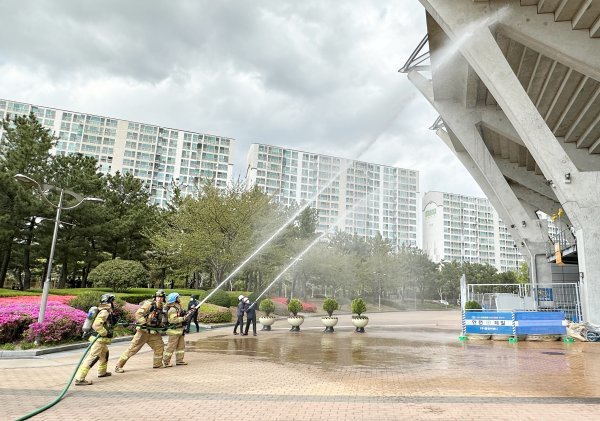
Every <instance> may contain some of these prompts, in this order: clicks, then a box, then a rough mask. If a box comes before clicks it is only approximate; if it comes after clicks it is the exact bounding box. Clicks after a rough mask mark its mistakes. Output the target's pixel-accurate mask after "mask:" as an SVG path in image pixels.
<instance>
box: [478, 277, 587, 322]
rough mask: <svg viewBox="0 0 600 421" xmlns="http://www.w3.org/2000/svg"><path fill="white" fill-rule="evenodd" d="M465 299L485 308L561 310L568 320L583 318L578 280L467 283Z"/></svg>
mask: <svg viewBox="0 0 600 421" xmlns="http://www.w3.org/2000/svg"><path fill="white" fill-rule="evenodd" d="M467 301H476V302H478V303H479V304H481V306H482V307H483V308H484V309H485V310H495V311H513V310H519V311H562V312H564V314H565V318H567V319H569V320H572V321H575V322H581V321H583V314H582V309H581V299H580V291H579V284H578V283H549V284H537V285H535V286H533V285H531V284H467Z"/></svg>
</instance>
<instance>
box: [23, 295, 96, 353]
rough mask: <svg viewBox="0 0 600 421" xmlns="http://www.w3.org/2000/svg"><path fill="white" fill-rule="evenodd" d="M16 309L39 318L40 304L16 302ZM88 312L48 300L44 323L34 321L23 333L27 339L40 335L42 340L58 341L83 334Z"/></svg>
mask: <svg viewBox="0 0 600 421" xmlns="http://www.w3.org/2000/svg"><path fill="white" fill-rule="evenodd" d="M13 309H14V311H21V312H24V313H26V314H29V315H30V316H31V317H33V318H34V319H37V317H38V314H39V310H40V306H39V305H34V304H15V305H13ZM85 318H86V313H85V312H84V311H81V310H79V309H75V308H73V307H69V306H67V305H65V304H60V303H55V302H52V301H49V302H48V306H47V307H46V314H45V318H44V322H43V323H38V322H34V323H32V324H30V325H29V328H28V329H27V330H26V331H25V332H24V333H23V336H24V338H25V339H26V340H27V341H33V340H35V339H36V338H38V337H39V339H40V341H41V342H49V343H56V342H61V341H64V340H67V339H74V338H78V337H79V336H81V326H82V325H83V322H84V320H85Z"/></svg>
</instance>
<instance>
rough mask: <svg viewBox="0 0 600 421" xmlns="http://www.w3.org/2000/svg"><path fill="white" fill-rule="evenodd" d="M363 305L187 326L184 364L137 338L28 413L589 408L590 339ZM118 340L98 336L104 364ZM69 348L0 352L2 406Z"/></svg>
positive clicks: (554, 411) (471, 414) (62, 372)
mask: <svg viewBox="0 0 600 421" xmlns="http://www.w3.org/2000/svg"><path fill="white" fill-rule="evenodd" d="M369 316H370V318H371V320H370V323H369V325H368V326H367V327H366V333H365V334H357V333H354V331H353V330H354V328H353V327H352V326H351V324H350V316H349V315H339V316H338V317H339V319H340V322H339V324H338V326H336V328H335V330H336V331H335V333H333V334H325V333H323V332H322V330H323V329H324V327H323V326H322V325H321V324H320V320H319V319H318V318H307V319H306V321H305V323H304V324H303V325H302V327H301V329H302V330H301V332H300V333H291V332H289V331H288V329H289V327H288V325H287V322H286V321H285V319H282V320H280V321H277V322H276V323H275V325H274V326H273V327H274V330H273V331H271V332H262V331H259V334H258V336H256V337H253V336H245V337H240V336H233V335H232V334H231V331H232V328H229V327H227V328H221V329H214V330H212V331H207V332H200V333H195V334H192V335H187V336H186V340H187V347H186V360H187V361H188V362H189V363H190V365H188V366H176V367H172V368H165V369H160V370H157V369H152V368H151V366H152V353H151V352H150V348H148V347H145V348H143V350H142V351H140V352H139V353H138V354H137V355H135V356H134V357H133V358H132V359H131V360H130V361H128V363H127V365H126V366H125V369H126V372H125V373H123V374H116V373H113V375H112V377H108V378H101V379H98V378H96V367H94V368H93V369H92V370H91V371H90V374H89V375H88V380H92V381H94V385H92V386H86V387H75V386H72V387H71V388H70V389H69V391H68V392H67V394H66V396H65V397H64V398H63V400H62V401H61V402H59V403H58V404H57V405H55V406H54V407H52V408H50V409H49V410H47V411H45V412H43V413H42V414H40V415H37V416H36V417H34V418H33V419H35V420H38V419H39V420H61V421H64V420H91V419H99V418H105V417H109V418H113V419H116V420H121V419H128V420H142V419H148V418H150V417H152V418H154V417H159V418H161V419H168V420H171V419H173V420H176V419H182V420H183V419H185V420H196V419H199V420H238V419H240V418H241V419H245V418H251V419H256V420H262V419H268V420H323V419H327V420H453V419H456V420H471V419H472V420H476V419H477V420H479V419H482V418H488V419H494V420H509V419H519V420H546V419H548V420H549V419H552V420H558V419H566V418H567V417H568V418H576V419H578V420H586V419H590V420H591V419H599V418H600V415H598V414H600V376H599V375H598V373H599V371H598V369H599V368H600V344H594V343H574V344H564V343H562V342H519V343H517V344H509V343H507V342H490V341H485V342H483V341H482V342H479V341H470V342H468V343H461V342H459V341H458V335H459V331H460V313H458V312H455V311H446V312H399V313H381V314H370V315H369ZM127 345H128V343H119V344H113V345H111V346H110V348H109V349H110V354H111V357H110V361H109V371H112V370H113V369H114V366H115V363H116V360H117V358H118V356H119V354H120V353H121V351H123V349H125V348H126V347H127ZM81 353H82V350H76V351H69V352H62V353H57V354H48V355H44V356H42V357H38V358H34V359H12V360H9V359H0V369H2V371H1V372H2V382H0V402H2V404H1V405H0V419H1V420H11V419H15V418H17V417H19V416H22V415H24V414H26V413H28V412H30V411H32V410H34V409H36V408H38V407H40V406H43V405H45V404H47V403H48V402H50V401H51V400H53V399H54V398H55V397H56V396H58V394H59V393H60V391H61V390H62V388H63V387H64V385H65V382H66V381H67V380H68V379H69V378H70V375H71V373H72V371H73V369H74V367H75V364H76V363H77V361H78V360H79V358H80V356H81ZM168 408H173V410H172V411H169V412H166V411H167V409H168ZM106 411H108V412H106ZM159 414H160V415H159Z"/></svg>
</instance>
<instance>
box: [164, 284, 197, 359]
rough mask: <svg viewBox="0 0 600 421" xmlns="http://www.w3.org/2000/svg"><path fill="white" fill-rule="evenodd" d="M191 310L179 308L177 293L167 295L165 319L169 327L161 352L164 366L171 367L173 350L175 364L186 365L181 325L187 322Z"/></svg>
mask: <svg viewBox="0 0 600 421" xmlns="http://www.w3.org/2000/svg"><path fill="white" fill-rule="evenodd" d="M192 314H193V312H189V313H187V312H186V311H185V310H184V309H183V308H181V303H180V302H179V294H178V293H177V292H172V293H170V294H169V295H168V296H167V319H168V322H169V328H168V329H167V336H168V337H169V342H168V343H167V349H166V350H165V352H164V354H163V365H164V366H165V367H172V364H171V356H172V355H173V351H175V364H176V365H187V363H186V362H185V361H183V356H184V353H185V340H184V339H183V335H184V333H183V326H184V325H185V324H186V323H187V320H188V318H189V316H191V315H192Z"/></svg>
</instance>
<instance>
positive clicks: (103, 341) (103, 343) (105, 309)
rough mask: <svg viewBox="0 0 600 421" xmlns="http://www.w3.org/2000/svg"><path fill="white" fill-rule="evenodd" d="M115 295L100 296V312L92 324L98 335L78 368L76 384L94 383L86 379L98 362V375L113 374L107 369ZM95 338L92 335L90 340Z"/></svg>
mask: <svg viewBox="0 0 600 421" xmlns="http://www.w3.org/2000/svg"><path fill="white" fill-rule="evenodd" d="M114 301H115V296H114V295H113V294H104V295H102V297H100V305H99V306H98V314H97V315H96V318H95V319H94V323H93V324H92V329H93V333H92V336H98V339H96V342H95V343H94V345H92V349H91V350H90V353H89V355H88V356H87V358H86V359H85V362H84V363H83V364H82V365H81V366H80V367H79V370H77V374H76V375H75V385H76V386H87V385H90V384H92V382H91V381H88V380H86V379H85V376H87V374H88V372H89V371H90V369H91V368H92V367H93V366H94V364H96V363H97V362H100V364H98V377H108V376H110V375H111V373H110V371H106V368H107V367H108V344H110V343H111V342H112V337H113V325H114V322H115V320H114V319H113V317H114V316H113V314H112V313H113V310H114V304H113V302H114ZM93 340H94V338H92V337H90V341H93Z"/></svg>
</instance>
